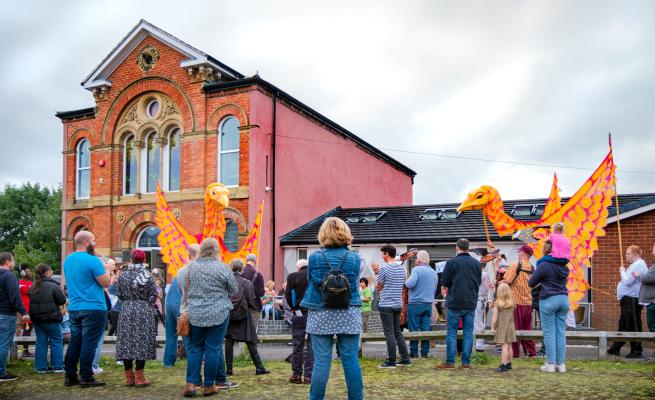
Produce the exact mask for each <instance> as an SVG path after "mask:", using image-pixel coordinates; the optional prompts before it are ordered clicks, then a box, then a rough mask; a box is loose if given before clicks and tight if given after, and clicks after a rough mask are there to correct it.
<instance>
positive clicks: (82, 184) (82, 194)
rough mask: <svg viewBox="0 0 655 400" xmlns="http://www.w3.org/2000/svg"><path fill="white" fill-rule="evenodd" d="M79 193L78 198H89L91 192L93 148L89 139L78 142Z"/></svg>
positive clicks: (77, 174)
mask: <svg viewBox="0 0 655 400" xmlns="http://www.w3.org/2000/svg"><path fill="white" fill-rule="evenodd" d="M76 164H77V173H76V176H77V185H76V187H77V189H76V191H77V193H76V196H75V197H76V198H78V199H88V198H89V195H90V193H91V148H90V146H89V141H88V140H87V139H82V140H80V142H79V143H78V144H77V157H76Z"/></svg>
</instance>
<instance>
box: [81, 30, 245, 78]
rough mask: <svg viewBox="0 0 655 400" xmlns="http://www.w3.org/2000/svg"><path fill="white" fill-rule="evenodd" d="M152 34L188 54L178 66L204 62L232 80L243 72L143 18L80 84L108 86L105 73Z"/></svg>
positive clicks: (108, 73)
mask: <svg viewBox="0 0 655 400" xmlns="http://www.w3.org/2000/svg"><path fill="white" fill-rule="evenodd" d="M148 35H150V36H152V37H154V38H155V39H157V40H159V41H160V42H162V43H164V44H166V45H168V46H170V47H172V48H174V49H175V50H177V51H179V52H180V53H182V54H184V55H185V56H187V57H188V59H186V60H184V61H182V62H181V63H180V67H182V68H189V67H193V66H197V65H201V64H208V65H210V66H212V67H213V68H216V69H217V70H219V71H220V72H221V75H224V76H228V77H231V78H234V79H239V78H243V77H244V75H242V74H240V73H239V72H237V71H236V70H234V69H232V68H230V67H228V66H227V65H225V64H223V63H222V62H220V61H218V60H216V59H215V58H214V57H212V56H210V55H208V54H205V53H203V52H202V51H200V50H198V49H196V48H195V47H193V46H191V45H189V44H187V43H185V42H183V41H182V40H180V39H178V38H176V37H175V36H173V35H171V34H170V33H168V32H165V31H163V30H161V29H159V28H157V27H156V26H154V25H153V24H151V23H150V22H148V21H146V20H143V19H142V20H140V21H139V23H138V24H136V26H135V27H134V28H132V30H131V31H130V32H129V33H128V34H127V35H126V36H125V37H124V38H123V39H122V40H121V41H120V42H118V44H117V45H116V47H114V48H113V50H112V51H111V52H110V53H109V54H108V55H107V57H105V59H104V60H102V62H101V63H100V64H99V65H98V66H97V67H96V68H95V69H94V70H93V71H92V72H91V73H90V74H89V76H87V77H86V78H85V79H84V80H83V81H82V83H81V85H82V86H83V87H84V88H85V89H88V90H92V89H93V88H95V87H99V86H111V82H110V81H109V80H108V77H109V75H111V73H112V72H113V71H114V70H115V69H116V67H118V66H119V65H120V64H121V63H122V62H123V61H124V60H125V58H126V57H127V56H128V55H129V54H130V53H131V52H132V50H134V48H136V47H137V46H138V45H139V43H141V41H142V40H143V39H144V38H145V37H146V36H148Z"/></svg>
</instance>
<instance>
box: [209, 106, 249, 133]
mask: <svg viewBox="0 0 655 400" xmlns="http://www.w3.org/2000/svg"><path fill="white" fill-rule="evenodd" d="M227 116H233V117H236V118H237V119H238V120H239V126H248V116H247V115H246V112H245V111H244V109H243V108H241V107H239V106H238V105H236V104H223V105H222V106H220V107H218V108H217V109H216V110H214V112H212V114H211V116H210V117H209V118H208V119H207V127H206V130H207V132H217V129H218V123H219V122H220V121H221V120H222V119H223V118H225V117H227Z"/></svg>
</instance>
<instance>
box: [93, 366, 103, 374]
mask: <svg viewBox="0 0 655 400" xmlns="http://www.w3.org/2000/svg"><path fill="white" fill-rule="evenodd" d="M103 372H105V370H104V369H102V368H100V367H98V368H93V375H98V374H102V373H103Z"/></svg>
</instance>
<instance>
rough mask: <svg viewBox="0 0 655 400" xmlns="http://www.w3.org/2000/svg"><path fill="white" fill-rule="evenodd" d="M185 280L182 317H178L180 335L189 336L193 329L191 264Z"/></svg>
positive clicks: (178, 332)
mask: <svg viewBox="0 0 655 400" xmlns="http://www.w3.org/2000/svg"><path fill="white" fill-rule="evenodd" d="M184 282H185V284H184V295H183V297H182V311H181V312H180V318H178V319H177V334H178V336H189V332H190V331H191V323H190V322H189V285H190V284H191V266H189V270H188V271H187V274H186V278H185V279H184Z"/></svg>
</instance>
